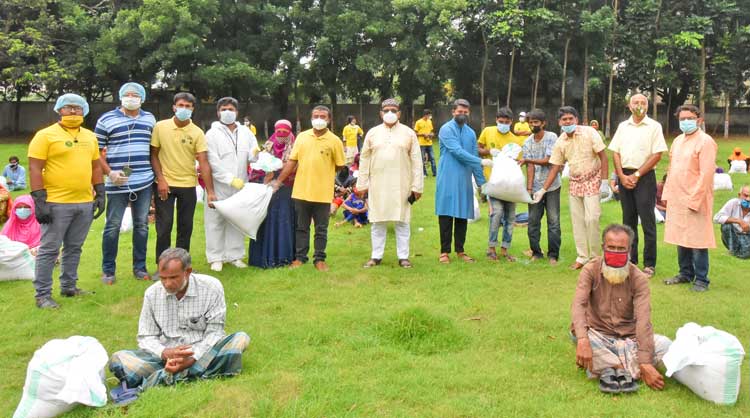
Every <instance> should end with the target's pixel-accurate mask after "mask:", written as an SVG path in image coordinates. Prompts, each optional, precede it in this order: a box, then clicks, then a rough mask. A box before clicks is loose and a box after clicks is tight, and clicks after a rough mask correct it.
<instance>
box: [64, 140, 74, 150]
mask: <svg viewBox="0 0 750 418" xmlns="http://www.w3.org/2000/svg"><path fill="white" fill-rule="evenodd" d="M65 146H66V147H68V148H73V143H72V142H70V141H65Z"/></svg>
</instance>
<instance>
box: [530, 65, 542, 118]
mask: <svg viewBox="0 0 750 418" xmlns="http://www.w3.org/2000/svg"><path fill="white" fill-rule="evenodd" d="M541 67H542V61H541V60H540V61H539V62H537V63H536V73H535V74H534V93H533V97H532V98H531V108H532V109H536V97H537V94H538V93H539V69H540V68H541Z"/></svg>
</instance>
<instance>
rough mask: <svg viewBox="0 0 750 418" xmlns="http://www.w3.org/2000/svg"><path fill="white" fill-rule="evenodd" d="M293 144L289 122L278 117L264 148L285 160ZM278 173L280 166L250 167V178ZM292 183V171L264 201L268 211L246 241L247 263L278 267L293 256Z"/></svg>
mask: <svg viewBox="0 0 750 418" xmlns="http://www.w3.org/2000/svg"><path fill="white" fill-rule="evenodd" d="M293 146H294V134H293V133H292V123H291V122H289V121H288V120H286V119H281V120H279V121H278V122H276V123H275V124H274V133H273V135H271V137H270V138H268V141H267V142H266V144H265V146H264V149H265V150H266V151H268V152H269V153H271V155H273V156H274V157H276V158H279V159H281V160H282V161H283V162H284V163H286V162H287V160H288V159H289V154H291V152H292V147H293ZM280 173H281V170H278V171H275V172H272V173H266V172H264V171H261V170H253V172H252V173H251V175H250V181H254V182H257V183H263V182H264V180H265V178H266V177H268V181H270V180H271V179H272V178H276V177H278V176H279V174H280ZM268 181H266V183H267V182H268ZM293 185H294V175H293V174H292V175H290V176H289V177H287V179H286V180H284V182H283V184H282V186H281V188H279V190H278V191H277V192H276V193H274V194H273V197H272V198H271V203H270V204H269V205H268V214H267V215H266V219H265V221H263V223H262V224H261V226H260V229H258V234H257V238H256V239H255V240H251V241H250V257H249V264H250V265H251V266H256V267H260V268H273V267H281V266H285V265H288V264H290V263H291V262H292V261H293V260H294V248H295V247H294V228H295V214H294V203H293V202H292V186H293Z"/></svg>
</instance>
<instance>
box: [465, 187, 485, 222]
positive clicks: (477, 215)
mask: <svg viewBox="0 0 750 418" xmlns="http://www.w3.org/2000/svg"><path fill="white" fill-rule="evenodd" d="M471 187H472V190H474V218H472V219H469V220H468V221H469V223H470V224H472V223H474V222H476V221H478V220H479V218H481V217H482V212H481V211H480V210H479V199H477V182H476V181H475V180H474V177H473V176H472V177H471Z"/></svg>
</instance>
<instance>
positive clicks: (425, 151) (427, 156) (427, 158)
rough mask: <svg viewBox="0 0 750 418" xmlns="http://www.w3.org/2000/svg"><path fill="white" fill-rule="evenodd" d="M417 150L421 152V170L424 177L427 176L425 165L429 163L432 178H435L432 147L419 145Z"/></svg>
mask: <svg viewBox="0 0 750 418" xmlns="http://www.w3.org/2000/svg"><path fill="white" fill-rule="evenodd" d="M419 149H420V150H421V151H422V169H423V171H424V175H425V176H426V175H427V163H430V166H431V167H432V177H435V176H436V175H437V174H436V173H437V168H435V152H434V151H433V149H432V145H420V146H419Z"/></svg>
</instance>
